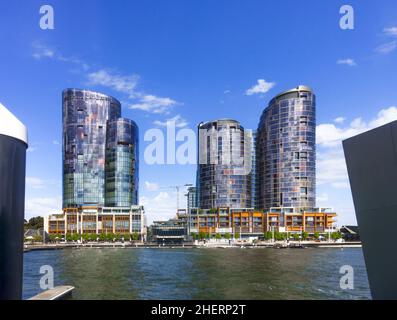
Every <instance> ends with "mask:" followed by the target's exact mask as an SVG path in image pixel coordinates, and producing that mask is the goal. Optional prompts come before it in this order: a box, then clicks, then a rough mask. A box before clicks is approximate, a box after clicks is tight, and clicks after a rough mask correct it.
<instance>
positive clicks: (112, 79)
mask: <svg viewBox="0 0 397 320" xmlns="http://www.w3.org/2000/svg"><path fill="white" fill-rule="evenodd" d="M138 80H139V76H137V75H129V76H124V75H121V74H117V73H112V72H110V71H107V70H105V69H101V70H98V71H96V72H91V73H89V74H88V81H89V82H88V85H92V86H95V85H100V86H103V87H108V88H111V89H113V90H115V91H118V92H122V93H126V94H128V95H130V96H133V95H134V94H135V92H134V90H135V87H136V86H137V84H138Z"/></svg>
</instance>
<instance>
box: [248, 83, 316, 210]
mask: <svg viewBox="0 0 397 320" xmlns="http://www.w3.org/2000/svg"><path fill="white" fill-rule="evenodd" d="M315 137H316V99H315V95H314V94H313V92H312V91H311V89H310V88H309V87H306V86H298V87H297V88H294V89H291V90H288V91H286V92H283V93H281V94H279V95H277V96H276V97H275V98H273V99H272V100H271V101H270V103H269V105H268V107H267V108H266V109H265V110H264V111H263V113H262V116H261V118H260V122H259V125H258V130H257V136H256V172H257V183H256V207H257V208H260V209H266V210H268V209H269V208H271V207H294V208H297V209H298V210H304V209H305V208H314V207H315V199H316V176H315V174H316V173H315V169H316V144H315Z"/></svg>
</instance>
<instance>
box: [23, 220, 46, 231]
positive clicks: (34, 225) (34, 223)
mask: <svg viewBox="0 0 397 320" xmlns="http://www.w3.org/2000/svg"><path fill="white" fill-rule="evenodd" d="M25 221H26V220H25ZM43 226H44V218H43V217H33V218H30V219H29V221H28V222H25V229H36V230H37V229H41V228H43Z"/></svg>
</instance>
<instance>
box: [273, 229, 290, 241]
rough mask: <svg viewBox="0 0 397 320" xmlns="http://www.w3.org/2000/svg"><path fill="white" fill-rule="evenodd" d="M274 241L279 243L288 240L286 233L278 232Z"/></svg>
mask: <svg viewBox="0 0 397 320" xmlns="http://www.w3.org/2000/svg"><path fill="white" fill-rule="evenodd" d="M274 239H275V240H277V241H282V240H285V239H287V234H286V233H284V232H278V231H276V232H275V233H274Z"/></svg>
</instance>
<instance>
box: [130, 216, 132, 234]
mask: <svg viewBox="0 0 397 320" xmlns="http://www.w3.org/2000/svg"><path fill="white" fill-rule="evenodd" d="M129 216H130V234H132V212H131V211H130V214H129Z"/></svg>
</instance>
